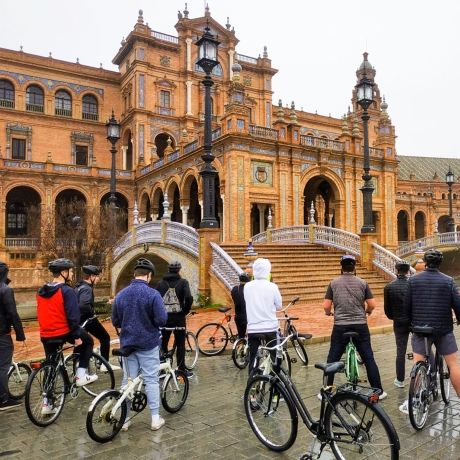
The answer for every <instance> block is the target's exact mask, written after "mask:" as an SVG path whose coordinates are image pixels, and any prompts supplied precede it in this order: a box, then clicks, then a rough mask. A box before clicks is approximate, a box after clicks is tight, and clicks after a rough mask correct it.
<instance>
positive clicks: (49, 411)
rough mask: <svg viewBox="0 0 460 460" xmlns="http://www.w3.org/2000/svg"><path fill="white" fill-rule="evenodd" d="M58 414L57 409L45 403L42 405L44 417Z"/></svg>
mask: <svg viewBox="0 0 460 460" xmlns="http://www.w3.org/2000/svg"><path fill="white" fill-rule="evenodd" d="M56 412H57V409H56V408H55V407H52V406H51V405H50V404H48V403H46V402H44V403H43V405H42V410H41V414H42V415H53V414H55V413H56Z"/></svg>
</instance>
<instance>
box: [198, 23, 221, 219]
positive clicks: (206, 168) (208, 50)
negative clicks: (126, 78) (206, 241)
mask: <svg viewBox="0 0 460 460" xmlns="http://www.w3.org/2000/svg"><path fill="white" fill-rule="evenodd" d="M196 46H198V49H199V58H200V59H199V60H198V62H197V64H198V65H199V66H200V67H201V68H202V69H203V71H204V72H205V73H206V76H205V77H204V80H203V82H202V83H203V86H204V89H205V93H204V147H203V154H202V155H201V158H202V160H203V162H204V164H203V167H202V168H201V171H200V176H201V177H202V180H203V219H202V220H201V223H200V228H218V227H219V223H218V222H217V219H216V196H215V195H216V191H215V181H216V176H217V171H216V168H214V166H213V165H212V161H213V160H214V158H215V157H214V155H213V153H212V131H211V115H212V114H211V87H212V86H213V85H214V82H213V81H212V78H211V72H212V70H213V69H214V67H215V66H217V65H218V64H219V62H218V61H217V47H218V46H219V42H218V41H217V40H216V39H215V38H214V36H213V35H212V34H211V32H210V30H209V27H206V28H205V29H204V33H203V35H202V37H201V38H200V39H199V40H198V41H197V42H196Z"/></svg>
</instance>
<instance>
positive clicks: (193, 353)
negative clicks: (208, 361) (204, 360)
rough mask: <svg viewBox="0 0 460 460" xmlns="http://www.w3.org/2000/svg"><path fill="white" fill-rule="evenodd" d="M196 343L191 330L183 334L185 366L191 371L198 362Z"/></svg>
mask: <svg viewBox="0 0 460 460" xmlns="http://www.w3.org/2000/svg"><path fill="white" fill-rule="evenodd" d="M198 353H199V352H198V343H197V340H196V337H195V334H194V333H193V332H190V331H187V333H186V334H185V368H186V369H188V370H189V371H191V370H192V369H193V368H194V367H195V366H196V363H197V362H198Z"/></svg>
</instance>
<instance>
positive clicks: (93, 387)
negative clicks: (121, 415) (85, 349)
mask: <svg viewBox="0 0 460 460" xmlns="http://www.w3.org/2000/svg"><path fill="white" fill-rule="evenodd" d="M79 358H80V355H79V354H78V353H72V354H71V355H69V356H67V357H66V358H65V361H64V362H65V365H66V368H67V372H68V373H69V375H71V376H72V381H73V379H74V378H75V374H76V372H77V368H78V363H79ZM87 372H88V374H96V375H97V377H98V378H97V380H96V381H95V382H93V383H91V384H89V385H85V386H82V387H81V388H82V389H83V391H84V392H85V393H87V394H89V395H90V396H97V395H98V394H99V393H101V392H102V391H104V390H113V389H114V388H115V376H114V374H113V370H112V366H110V363H108V362H107V361H106V360H105V359H104V358H103V357H102V356H100V355H98V354H97V353H91V357H90V359H89V365H88V371H87Z"/></svg>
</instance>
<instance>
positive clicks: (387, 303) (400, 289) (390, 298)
mask: <svg viewBox="0 0 460 460" xmlns="http://www.w3.org/2000/svg"><path fill="white" fill-rule="evenodd" d="M395 268H396V271H397V273H398V274H397V278H396V279H395V280H394V281H392V282H391V283H389V284H387V285H386V286H385V288H384V290H383V298H384V304H383V308H384V310H385V315H386V316H387V318H388V319H391V320H392V321H393V331H394V334H395V339H396V378H395V380H394V385H395V386H396V387H398V388H403V387H404V377H405V371H406V363H405V359H406V349H407V341H408V339H409V332H410V317H409V312H408V311H407V309H406V307H405V303H404V300H405V297H406V293H407V285H408V284H407V283H408V277H409V270H410V265H409V263H408V262H405V261H404V260H402V261H400V262H396V265H395Z"/></svg>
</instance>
